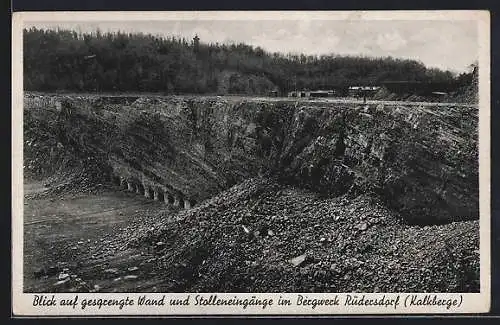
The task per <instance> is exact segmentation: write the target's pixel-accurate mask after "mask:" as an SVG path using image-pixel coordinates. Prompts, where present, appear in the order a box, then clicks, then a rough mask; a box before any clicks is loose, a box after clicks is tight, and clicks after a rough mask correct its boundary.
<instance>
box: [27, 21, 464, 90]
mask: <svg viewBox="0 0 500 325" xmlns="http://www.w3.org/2000/svg"><path fill="white" fill-rule="evenodd" d="M23 46H24V48H23V51H24V52H23V56H24V58H23V59H24V88H25V90H28V91H63V90H64V91H75V92H90V91H97V92H160V93H166V94H183V93H197V94H207V93H218V94H228V93H229V94H230V93H234V94H265V93H267V92H269V91H274V90H277V91H278V92H280V93H286V92H288V91H291V90H294V89H335V88H342V87H348V86H350V85H378V84H380V83H383V82H388V81H398V82H401V81H404V82H421V83H449V84H454V85H457V87H458V86H464V85H466V84H468V83H470V82H471V80H472V73H471V72H466V73H462V74H460V75H454V74H453V73H452V72H450V71H442V70H440V69H436V68H427V67H426V66H425V65H424V64H423V63H421V62H418V61H415V60H408V59H398V58H392V57H384V58H372V57H362V56H340V55H334V54H331V55H303V54H293V53H288V54H282V53H270V52H267V51H265V50H263V49H262V48H260V47H254V46H250V45H246V44H243V43H239V44H219V43H204V42H203V40H200V39H199V38H198V37H197V36H196V37H195V38H193V39H192V40H186V39H185V38H175V37H159V36H154V35H149V34H142V33H124V32H114V33H111V32H107V33H102V32H100V31H99V30H97V31H96V32H92V33H78V32H76V31H71V30H60V29H57V30H54V29H38V28H30V29H24V38H23Z"/></svg>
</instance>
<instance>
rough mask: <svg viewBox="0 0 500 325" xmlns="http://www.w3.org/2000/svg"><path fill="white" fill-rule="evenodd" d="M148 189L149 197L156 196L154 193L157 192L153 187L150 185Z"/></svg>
mask: <svg viewBox="0 0 500 325" xmlns="http://www.w3.org/2000/svg"><path fill="white" fill-rule="evenodd" d="M146 191H147V195H148V198H150V199H152V198H153V197H154V195H155V192H154V191H153V189H152V188H150V187H148V188H147V189H146Z"/></svg>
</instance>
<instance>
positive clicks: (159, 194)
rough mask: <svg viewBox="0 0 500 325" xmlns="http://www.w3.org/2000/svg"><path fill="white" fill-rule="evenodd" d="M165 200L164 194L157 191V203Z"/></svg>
mask: <svg viewBox="0 0 500 325" xmlns="http://www.w3.org/2000/svg"><path fill="white" fill-rule="evenodd" d="M164 200H165V193H163V191H162V190H158V201H160V202H163V201H164Z"/></svg>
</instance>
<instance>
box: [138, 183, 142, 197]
mask: <svg viewBox="0 0 500 325" xmlns="http://www.w3.org/2000/svg"><path fill="white" fill-rule="evenodd" d="M137 193H139V194H140V195H144V186H143V185H142V184H141V183H138V184H137Z"/></svg>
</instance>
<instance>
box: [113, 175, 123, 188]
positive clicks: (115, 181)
mask: <svg viewBox="0 0 500 325" xmlns="http://www.w3.org/2000/svg"><path fill="white" fill-rule="evenodd" d="M111 182H112V183H113V185H116V186H120V185H121V180H120V176H112V178H111Z"/></svg>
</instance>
